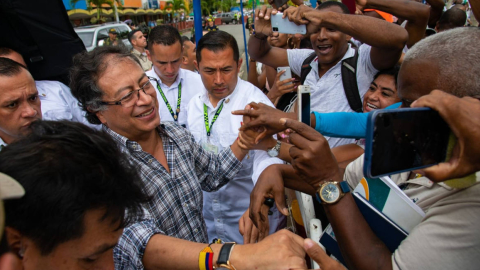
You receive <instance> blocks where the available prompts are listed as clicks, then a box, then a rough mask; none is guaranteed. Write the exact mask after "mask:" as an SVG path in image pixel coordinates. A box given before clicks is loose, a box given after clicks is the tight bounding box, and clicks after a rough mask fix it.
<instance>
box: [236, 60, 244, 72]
mask: <svg viewBox="0 0 480 270" xmlns="http://www.w3.org/2000/svg"><path fill="white" fill-rule="evenodd" d="M242 63H243V58H239V59H238V65H237V69H238V72H240V69H241V68H242Z"/></svg>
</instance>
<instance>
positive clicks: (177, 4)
mask: <svg viewBox="0 0 480 270" xmlns="http://www.w3.org/2000/svg"><path fill="white" fill-rule="evenodd" d="M171 3H172V5H173V7H172V8H173V10H179V9H181V8H183V9H184V10H185V12H186V13H188V12H189V11H190V10H189V9H187V8H186V6H185V1H184V0H172V1H171Z"/></svg>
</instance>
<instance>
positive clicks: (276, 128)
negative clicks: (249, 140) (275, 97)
mask: <svg viewBox="0 0 480 270" xmlns="http://www.w3.org/2000/svg"><path fill="white" fill-rule="evenodd" d="M248 105H249V106H250V108H249V109H245V110H237V111H233V112H232V114H234V115H244V116H246V117H250V118H249V120H248V121H247V120H245V122H244V123H243V125H242V126H241V127H240V131H245V130H248V129H253V128H262V127H263V128H265V129H264V130H263V132H261V133H259V134H258V136H257V138H256V139H255V143H258V142H259V141H260V140H262V139H263V138H266V137H269V136H272V135H273V134H276V133H278V132H280V131H283V130H285V126H284V125H283V124H281V123H280V121H279V120H280V119H281V118H288V117H291V118H294V117H295V114H289V113H285V112H283V111H280V110H277V109H275V108H273V107H270V106H268V105H266V104H263V103H255V102H252V103H250V104H248ZM251 108H253V110H252V109H251Z"/></svg>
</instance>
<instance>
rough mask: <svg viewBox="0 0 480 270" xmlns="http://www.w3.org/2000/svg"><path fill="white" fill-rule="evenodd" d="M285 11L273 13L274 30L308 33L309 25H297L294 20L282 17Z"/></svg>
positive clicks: (285, 32)
mask: <svg viewBox="0 0 480 270" xmlns="http://www.w3.org/2000/svg"><path fill="white" fill-rule="evenodd" d="M282 16H283V13H280V12H279V13H277V14H275V15H272V17H271V19H270V20H271V22H272V30H273V31H274V32H279V33H284V34H302V35H304V34H306V33H307V26H306V25H304V24H303V25H297V24H295V23H294V22H291V21H289V20H288V18H284V19H283V18H282Z"/></svg>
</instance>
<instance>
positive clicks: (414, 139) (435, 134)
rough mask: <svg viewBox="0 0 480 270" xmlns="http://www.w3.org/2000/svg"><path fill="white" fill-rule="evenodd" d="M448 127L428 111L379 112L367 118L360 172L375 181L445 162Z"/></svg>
mask: <svg viewBox="0 0 480 270" xmlns="http://www.w3.org/2000/svg"><path fill="white" fill-rule="evenodd" d="M449 136H450V128H449V127H448V125H447V123H446V122H445V121H444V120H443V119H442V118H441V117H440V115H439V114H438V112H436V111H434V110H431V109H429V108H411V109H407V108H405V109H395V110H379V111H374V112H372V113H371V114H370V115H369V119H368V123H367V138H366V145H365V167H364V173H365V175H366V176H367V177H371V178H375V177H380V176H384V175H391V174H395V173H400V172H405V171H412V170H415V169H420V168H425V167H428V166H431V165H435V164H438V163H440V162H443V161H445V156H446V153H447V146H448V140H449Z"/></svg>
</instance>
